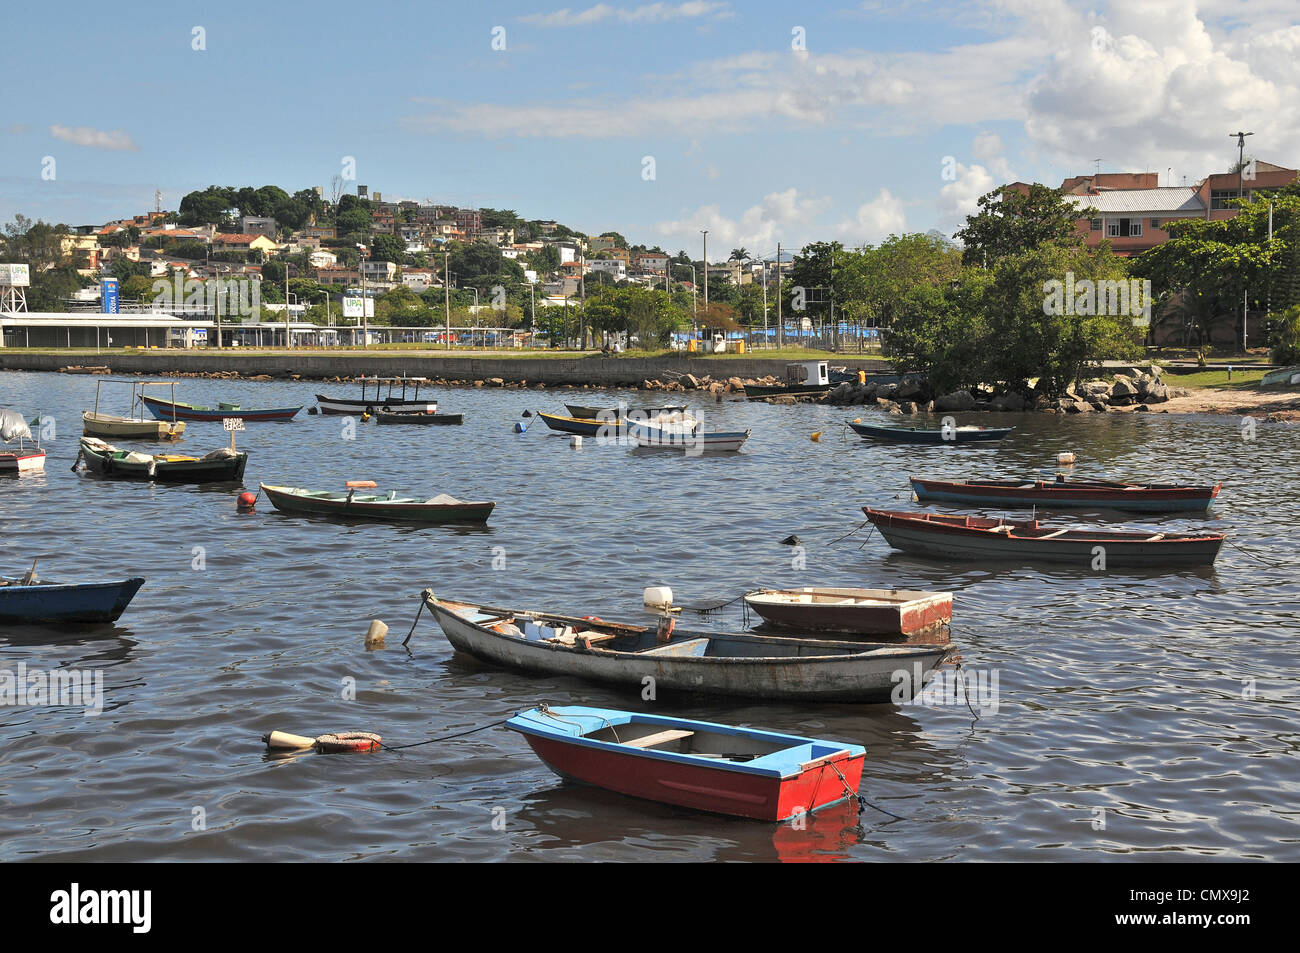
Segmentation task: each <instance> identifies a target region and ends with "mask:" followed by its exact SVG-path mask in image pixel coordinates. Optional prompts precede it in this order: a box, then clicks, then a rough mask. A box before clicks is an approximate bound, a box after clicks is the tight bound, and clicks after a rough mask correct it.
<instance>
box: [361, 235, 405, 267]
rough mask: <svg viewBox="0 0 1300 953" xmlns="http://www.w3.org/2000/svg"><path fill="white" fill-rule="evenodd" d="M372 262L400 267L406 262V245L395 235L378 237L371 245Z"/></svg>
mask: <svg viewBox="0 0 1300 953" xmlns="http://www.w3.org/2000/svg"><path fill="white" fill-rule="evenodd" d="M370 260H371V261H391V262H392V263H393V264H395V265H400V264H402V262H404V261H405V260H406V244H405V243H404V242H403V241H402V240H401V239H399V238H397V237H395V236H393V235H376V236H375V237H374V239H373V240H372V241H371V243H370Z"/></svg>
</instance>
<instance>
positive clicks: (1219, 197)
mask: <svg viewBox="0 0 1300 953" xmlns="http://www.w3.org/2000/svg"><path fill="white" fill-rule="evenodd" d="M1236 197H1237V190H1236V189H1215V190H1214V191H1212V192H1211V193H1210V208H1212V209H1225V208H1229V205H1228V200H1229V199H1235V198H1236Z"/></svg>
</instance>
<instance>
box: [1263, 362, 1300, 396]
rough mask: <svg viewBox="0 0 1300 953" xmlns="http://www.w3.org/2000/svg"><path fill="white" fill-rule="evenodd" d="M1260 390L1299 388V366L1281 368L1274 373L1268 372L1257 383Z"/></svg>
mask: <svg viewBox="0 0 1300 953" xmlns="http://www.w3.org/2000/svg"><path fill="white" fill-rule="evenodd" d="M1259 386H1260V389H1261V390H1266V389H1268V388H1270V387H1278V388H1282V387H1297V386H1300V365H1296V366H1295V367H1281V368H1278V369H1277V370H1275V371H1269V372H1268V373H1267V374H1265V375H1264V376H1263V377H1262V378H1261V379H1260V382H1259Z"/></svg>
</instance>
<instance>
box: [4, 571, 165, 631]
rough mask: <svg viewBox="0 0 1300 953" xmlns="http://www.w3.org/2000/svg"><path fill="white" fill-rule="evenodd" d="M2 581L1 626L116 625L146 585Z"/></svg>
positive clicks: (141, 581)
mask: <svg viewBox="0 0 1300 953" xmlns="http://www.w3.org/2000/svg"><path fill="white" fill-rule="evenodd" d="M25 579H26V577H20V578H17V579H11V578H8V577H0V625H20V624H29V625H43V624H53V623H59V624H62V623H72V622H115V621H117V618H118V617H119V616H120V615H121V614H122V613H123V612H125V611H126V607H127V606H128V605H130V604H131V600H132V599H134V598H135V594H136V593H137V592H139V591H140V587H141V586H143V585H144V579H142V578H140V577H139V576H136V577H133V578H131V579H124V580H122V581H121V582H91V583H76V584H60V583H52V582H40V581H35V580H34V581H32V582H27V581H25Z"/></svg>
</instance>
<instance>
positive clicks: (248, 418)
mask: <svg viewBox="0 0 1300 953" xmlns="http://www.w3.org/2000/svg"><path fill="white" fill-rule="evenodd" d="M141 399H142V400H143V401H144V405H145V406H146V407H147V408H149V413H151V414H153V415H154V416H155V417H157V418H158V419H159V420H165V421H170V420H171V419H172V411H173V408H174V409H175V414H176V419H177V420H213V421H222V420H227V419H229V418H231V417H238V418H239V419H240V420H242V421H244V422H245V423H249V422H253V421H266V420H292V419H293V418H294V417H295V416H296V415H297V413H298V412H299V411H300V410H302V407H279V408H275V409H272V410H254V409H248V410H245V409H243V408H239V407H236V408H232V409H228V410H223V409H220V408H212V407H191V406H189V405H187V404H173V403H172V402H171V401H168V400H159V399H158V398H157V397H144V398H141Z"/></svg>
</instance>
